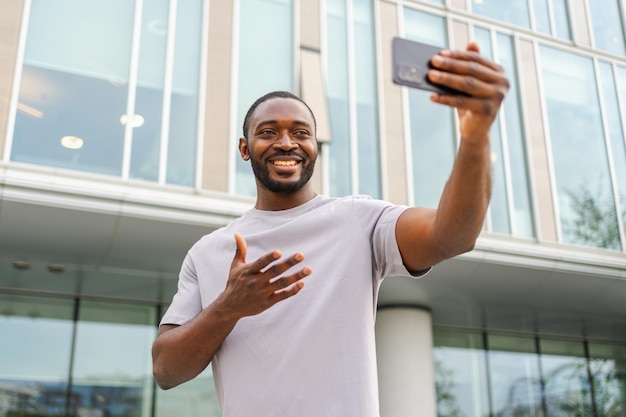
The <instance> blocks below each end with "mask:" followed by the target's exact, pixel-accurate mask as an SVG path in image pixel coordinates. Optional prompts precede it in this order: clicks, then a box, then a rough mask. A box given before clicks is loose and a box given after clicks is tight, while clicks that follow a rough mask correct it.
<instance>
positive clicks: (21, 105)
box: [17, 102, 43, 119]
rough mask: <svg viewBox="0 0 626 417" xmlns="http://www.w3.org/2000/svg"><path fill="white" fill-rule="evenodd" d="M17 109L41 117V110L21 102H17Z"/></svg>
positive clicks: (36, 117) (37, 117)
mask: <svg viewBox="0 0 626 417" xmlns="http://www.w3.org/2000/svg"><path fill="white" fill-rule="evenodd" d="M17 111H19V112H22V113H24V114H27V115H29V116H32V117H34V118H35V119H41V118H43V112H42V111H41V110H37V109H36V108H34V107H31V106H28V105H26V104H24V103H21V102H18V103H17Z"/></svg>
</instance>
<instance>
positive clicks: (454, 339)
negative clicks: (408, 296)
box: [433, 328, 626, 417]
mask: <svg viewBox="0 0 626 417" xmlns="http://www.w3.org/2000/svg"><path fill="white" fill-rule="evenodd" d="M433 344H434V350H433V357H434V362H435V379H436V389H437V411H438V413H437V415H438V416H439V417H483V416H507V417H508V416H527V417H533V416H546V417H600V416H602V417H608V416H611V417H624V416H626V407H625V405H626V378H625V377H624V375H625V373H624V369H626V368H625V366H626V361H625V358H626V347H625V346H623V345H613V344H596V343H591V342H589V343H588V342H584V341H575V340H563V339H555V338H550V337H545V338H544V337H532V336H512V335H503V334H496V333H494V334H491V333H486V334H485V333H473V332H467V331H462V330H450V329H443V328H435V329H434V331H433Z"/></svg>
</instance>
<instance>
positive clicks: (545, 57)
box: [540, 46, 621, 249]
mask: <svg viewBox="0 0 626 417" xmlns="http://www.w3.org/2000/svg"><path fill="white" fill-rule="evenodd" d="M540 53H541V61H542V73H543V86H544V94H545V102H546V108H547V115H548V125H549V134H550V138H549V139H550V145H551V148H552V149H551V155H552V163H553V171H554V176H555V182H556V190H557V198H558V207H559V215H560V222H561V229H562V240H563V241H564V242H566V243H574V244H580V245H588V246H596V247H601V248H607V249H619V248H620V247H621V244H620V239H619V224H618V221H617V213H616V204H615V196H614V194H613V188H612V181H613V180H612V172H611V170H610V164H609V159H608V152H607V145H606V139H605V133H606V132H605V130H604V125H603V121H602V114H601V107H600V101H599V99H598V97H599V91H598V88H597V87H596V85H597V83H596V73H595V70H594V63H593V61H592V60H591V59H590V58H586V57H583V56H579V55H575V54H572V53H569V52H565V51H561V50H557V49H554V48H550V47H546V46H542V47H541V48H540Z"/></svg>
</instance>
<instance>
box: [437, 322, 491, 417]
mask: <svg viewBox="0 0 626 417" xmlns="http://www.w3.org/2000/svg"><path fill="white" fill-rule="evenodd" d="M433 341H434V346H435V347H434V349H433V356H434V361H435V379H436V389H437V415H438V416H439V417H444V416H450V417H452V416H457V417H461V416H463V417H483V416H487V415H489V397H488V387H487V375H486V373H485V371H486V369H487V366H486V361H485V359H486V353H485V350H484V345H483V342H482V335H480V334H473V333H459V332H452V331H446V330H435V331H434V333H433Z"/></svg>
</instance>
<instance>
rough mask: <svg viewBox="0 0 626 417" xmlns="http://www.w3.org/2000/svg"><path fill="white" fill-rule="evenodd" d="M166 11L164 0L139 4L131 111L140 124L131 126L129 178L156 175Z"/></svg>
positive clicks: (166, 5) (159, 135) (165, 42)
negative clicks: (132, 108)
mask: <svg viewBox="0 0 626 417" xmlns="http://www.w3.org/2000/svg"><path fill="white" fill-rule="evenodd" d="M168 12H169V1H168V0H152V1H147V2H144V3H143V12H142V18H141V41H140V42H141V50H140V53H139V67H138V69H137V73H138V75H137V93H136V97H135V114H137V115H139V116H141V117H142V118H143V120H144V123H143V125H141V126H138V127H136V128H134V129H133V143H132V152H131V161H130V174H129V175H130V177H131V178H140V179H144V180H150V181H157V180H158V178H159V177H158V175H159V156H160V145H161V123H162V110H163V83H164V81H165V78H164V77H165V53H166V49H167V34H168Z"/></svg>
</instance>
